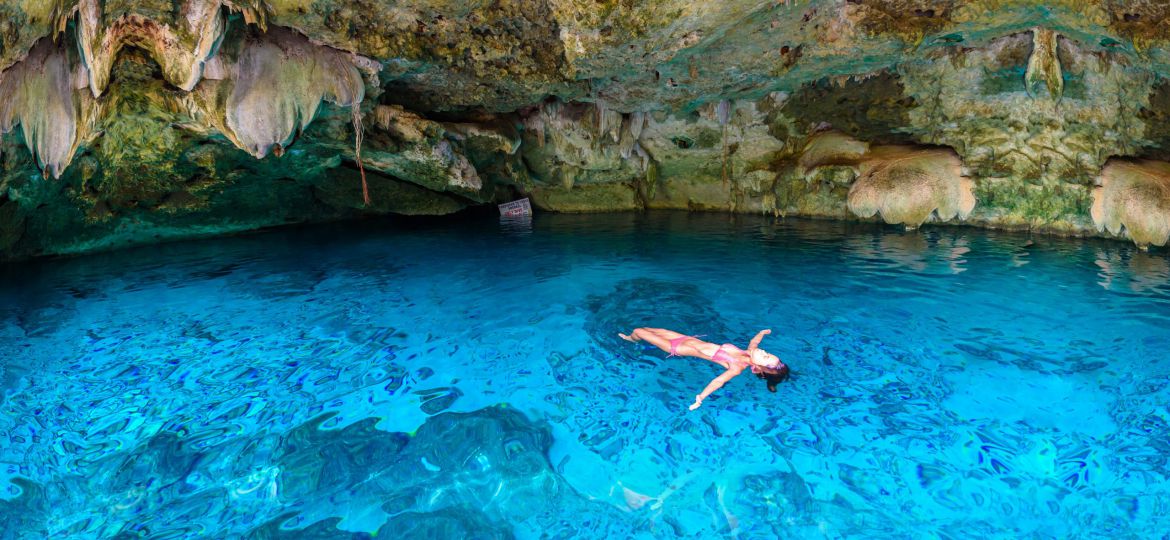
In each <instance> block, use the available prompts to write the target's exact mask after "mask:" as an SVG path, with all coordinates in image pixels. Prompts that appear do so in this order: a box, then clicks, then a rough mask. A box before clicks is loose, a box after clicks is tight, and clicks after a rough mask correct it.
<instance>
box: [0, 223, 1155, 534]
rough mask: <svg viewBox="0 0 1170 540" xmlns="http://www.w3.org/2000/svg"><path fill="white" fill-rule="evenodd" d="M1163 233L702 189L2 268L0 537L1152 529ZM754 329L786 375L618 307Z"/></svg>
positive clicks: (694, 325) (656, 317) (702, 325)
mask: <svg viewBox="0 0 1170 540" xmlns="http://www.w3.org/2000/svg"><path fill="white" fill-rule="evenodd" d="M1168 282H1170V258H1168V256H1167V254H1166V252H1165V251H1153V252H1151V253H1143V252H1140V251H1137V250H1136V249H1135V248H1133V247H1132V246H1130V245H1127V244H1125V243H1122V242H1110V241H1096V240H1089V241H1075V240H1059V239H1052V238H1042V237H1037V238H1029V237H1027V236H1022V235H1012V234H997V233H993V232H985V231H978V230H974V229H967V228H928V229H926V230H924V231H919V232H911V233H906V232H901V231H898V230H896V229H892V228H886V227H879V226H869V225H848V224H840V223H828V222H808V221H792V220H789V221H773V220H771V219H764V218H754V217H740V218H734V219H733V218H729V217H727V216H722V215H687V214H673V213H667V214H649V215H612V216H538V218H537V219H536V220H535V222H533V223H531V224H524V223H506V224H501V223H499V222H498V221H497V220H495V219H494V218H481V217H472V218H468V219H466V220H462V221H458V222H451V221H422V222H415V221H410V222H401V221H392V222H368V223H362V224H351V225H331V226H321V227H314V228H304V229H293V230H283V231H277V232H270V233H263V234H256V235H251V236H244V237H238V238H228V239H218V240H210V241H202V242H190V243H176V244H167V245H162V246H156V247H151V248H145V249H139V250H130V251H122V252H116V253H109V254H98V255H92V256H86V257H78V258H71V259H63V260H54V261H43V262H38V263H33V264H24V265H15V266H8V267H6V268H4V269H3V271H0V291H2V292H0V358H2V359H3V361H2V365H0V396H2V401H0V408H2V411H0V538H22V539H23V538H46V537H51V538H66V537H68V538H158V539H163V538H166V539H173V538H258V539H259V538H263V539H269V538H369V537H372V536H376V537H378V538H511V537H518V538H540V537H544V538H566V537H575V538H607V539H608V538H629V537H634V538H676V537H688V538H690V537H701V538H721V537H722V538H736V539H750V538H776V537H780V538H971V537H990V538H999V537H1015V538H1077V537H1084V538H1096V537H1110V538H1158V537H1161V538H1165V537H1166V534H1167V532H1168V531H1170V519H1168V518H1166V517H1164V516H1167V515H1168V513H1170V482H1168V478H1167V475H1168V473H1170V468H1168V465H1167V459H1168V458H1170V409H1168V407H1170V360H1168V358H1167V356H1168V355H1167V353H1168V352H1170V284H1168ZM643 325H645V326H661V327H666V328H672V329H676V330H679V331H682V332H687V333H695V334H706V335H708V336H709V339H712V340H715V341H717V342H722V341H730V342H733V343H738V344H740V345H741V346H743V344H745V343H746V342H747V341H748V340H749V339H750V338H751V336H752V335H753V334H754V333H755V332H756V331H757V330H759V329H761V328H771V329H772V331H773V333H772V335H771V336H769V337H768V338H766V339H765V341H764V344H763V346H764V347H765V348H766V349H768V350H770V351H772V352H775V353H777V354H779V355H780V356H781V357H782V358H784V359H785V360H786V361H787V362H788V363H789V364H790V365H791V366H792V368H793V370H794V376H793V378H792V379H791V380H790V381H789V382H786V383H783V384H782V385H781V386H780V388H779V389H778V391H777V392H776V393H774V394H772V393H768V392H767V391H766V389H765V388H764V384H763V382H762V381H759V380H756V379H755V378H753V377H750V376H746V375H745V376H741V377H739V378H737V379H735V380H733V381H732V382H730V383H729V384H728V385H727V386H726V387H724V388H723V389H722V390H720V391H719V392H718V393H716V394H715V395H714V396H713V397H711V398H710V399H708V400H707V402H706V403H705V404H704V405H703V407H702V408H700V409H698V410H697V411H694V412H690V411H688V410H687V405H689V404H690V403H691V400H692V398H693V396H694V395H695V394H696V393H698V391H699V390H700V389H702V387H703V386H704V385H705V384H706V383H707V382H708V381H709V380H710V379H711V378H712V377H714V376H716V375H717V374H718V373H719V369H718V367H717V366H715V365H714V364H712V363H710V362H706V361H702V360H697V359H690V358H665V356H666V355H665V354H664V353H662V352H661V351H658V350H656V349H648V348H645V347H642V346H638V345H635V344H631V343H627V342H625V341H621V340H620V339H618V338H617V336H616V333H617V332H618V331H628V330H629V329H631V328H633V327H635V326H643Z"/></svg>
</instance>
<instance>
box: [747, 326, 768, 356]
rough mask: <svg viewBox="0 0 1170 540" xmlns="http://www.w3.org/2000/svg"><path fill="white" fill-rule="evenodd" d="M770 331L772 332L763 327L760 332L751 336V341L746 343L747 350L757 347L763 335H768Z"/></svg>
mask: <svg viewBox="0 0 1170 540" xmlns="http://www.w3.org/2000/svg"><path fill="white" fill-rule="evenodd" d="M771 333H772V330H771V329H768V328H765V329H763V330H760V332H759V333H758V334H756V337H754V338H752V342H751V343H748V348H747V350H749V351H751V350H753V349H757V348H759V346H760V341H763V339H764V336H766V335H768V334H771Z"/></svg>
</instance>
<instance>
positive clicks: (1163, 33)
mask: <svg viewBox="0 0 1170 540" xmlns="http://www.w3.org/2000/svg"><path fill="white" fill-rule="evenodd" d="M1168 16H1170V7H1166V6H1163V5H1161V4H1158V3H1151V2H1137V1H1113V0H1110V1H1105V0H1092V1H1089V2H1046V3H1044V2H1035V1H1031V0H1006V1H1005V0H976V1H958V0H944V1H926V0H800V1H786V2H764V3H761V2H751V1H746V0H731V1H728V2H715V3H711V2H707V3H701V2H700V3H696V2H687V1H683V0H655V1H654V2H648V1H637V0H636V1H632V2H584V1H578V0H535V1H518V0H501V1H499V2H494V3H490V4H482V5H481V4H474V5H472V4H460V3H454V4H453V3H434V2H427V1H421V2H414V3H409V4H401V3H388V2H358V1H356V0H335V1H329V2H303V1H293V0H279V1H270V2H261V1H259V0H152V1H145V0H105V1H99V0H51V1H47V2H28V1H24V0H0V131H2V132H3V133H4V135H3V138H0V208H2V209H3V216H4V218H3V219H2V220H0V228H3V230H0V238H3V239H4V241H3V243H2V244H0V245H2V246H3V252H2V253H0V258H5V259H7V258H20V257H28V256H35V255H40V254H53V253H73V252H79V251H87V250H92V249H101V248H108V247H113V246H119V245H127V244H135V243H144V242H153V241H158V240H161V239H166V238H179V237H187V236H196V235H208V234H219V233H225V232H230V231H238V230H245V229H250V228H256V227H263V226H270V225H275V224H281V223H288V222H301V221H315V220H325V219H344V218H349V217H355V216H360V215H364V214H369V213H383V212H395V213H412V214H417V213H449V212H453V211H457V210H459V209H462V208H465V207H467V206H470V205H476V204H486V203H494V202H501V201H504V200H510V199H512V198H516V197H519V196H530V197H531V198H532V200H533V202H534V203H535V204H536V205H537V206H538V207H540V208H542V209H545V210H551V211H607V210H623V209H624V210H636V209H656V208H663V209H687V210H707V211H723V212H762V213H768V214H772V215H776V216H818V217H832V218H840V219H857V218H858V214H860V215H862V216H864V215H872V216H873V217H872V218H870V219H877V218H878V217H879V216H880V218H881V219H883V220H886V221H890V222H896V223H904V224H906V225H907V226H911V227H913V226H917V225H918V224H920V223H923V222H924V221H923V220H926V221H929V220H931V219H935V218H937V219H939V220H943V221H947V220H964V222H965V223H968V224H971V225H977V226H980V225H981V226H994V227H1000V228H1011V229H1027V230H1033V231H1039V232H1051V233H1058V234H1075V235H1083V234H1104V235H1108V236H1119V235H1124V236H1129V237H1131V238H1133V239H1134V240H1135V241H1137V242H1139V243H1148V244H1156V243H1157V241H1156V240H1157V239H1158V235H1157V234H1152V233H1153V232H1156V227H1153V228H1152V229H1151V228H1150V226H1145V225H1139V224H1138V221H1137V219H1138V218H1137V217H1135V216H1133V215H1128V214H1125V212H1122V211H1120V210H1118V211H1116V212H1114V211H1112V210H1109V208H1110V206H1109V205H1111V204H1114V203H1112V202H1109V201H1116V200H1123V197H1122V195H1121V194H1120V192H1117V193H1114V191H1112V190H1113V189H1120V188H1118V187H1117V186H1119V185H1121V184H1125V185H1137V184H1136V183H1134V182H1131V181H1128V180H1126V181H1122V180H1117V179H1115V177H1116V176H1117V175H1116V174H1114V173H1112V172H1110V170H1106V164H1107V163H1110V164H1112V163H1115V162H1116V163H1130V162H1132V160H1160V161H1170V81H1168V80H1167V78H1166V74H1167V73H1168V72H1170V53H1167V52H1166V51H1168V50H1170V48H1168V47H1167V46H1166V45H1168V44H1170V32H1168V31H1167V30H1166V29H1165V27H1164V25H1162V24H1161V23H1160V21H1163V20H1165V19H1166V18H1167V17H1168ZM887 154H889V155H893V154H897V155H899V156H903V158H904V159H903V158H898V159H893V158H886V157H883V156H887ZM1125 160H1131V161H1125ZM1138 163H1144V162H1138ZM1111 166H1112V165H1111ZM956 167H959V168H960V172H959V173H958V174H956V173H955V172H954V171H955V168H956ZM1119 167H1120V166H1119ZM1119 170H1120V169H1119ZM44 177H49V178H51V179H48V180H47V179H45V178H44ZM1098 178H1101V179H1102V180H1101V185H1098V180H1097V179H1098ZM1111 178H1113V179H1112V180H1110V179H1111ZM910 186H916V187H913V188H911V187H910ZM1109 186H1114V188H1110V187H1109ZM1097 188H1100V190H1099V191H1098V192H1097V193H1098V197H1097V199H1094V189H1097ZM1146 192H1149V190H1146V191H1144V192H1143V193H1146ZM1125 193H1127V194H1131V195H1125V197H1129V198H1128V199H1124V200H1127V201H1128V202H1126V203H1124V204H1123V205H1122V206H1120V207H1118V208H1138V207H1141V208H1143V209H1144V210H1142V211H1143V212H1145V213H1144V214H1143V215H1156V214H1157V212H1156V208H1158V206H1157V204H1156V203H1154V202H1152V201H1149V200H1145V199H1140V198H1136V199H1135V198H1134V197H1138V196H1137V195H1132V193H1136V192H1135V191H1133V190H1131V189H1130V188H1126V191H1125ZM1151 193H1152V192H1151ZM1098 200H1099V201H1101V202H1100V204H1101V205H1103V206H1102V207H1101V212H1102V214H1101V215H1102V216H1106V215H1114V216H1115V218H1116V220H1120V221H1112V220H1113V219H1114V218H1102V219H1105V221H1102V220H1100V219H1094V218H1095V216H1096V214H1095V213H1094V212H1091V207H1093V206H1094V204H1095V202H1096V201H1098ZM972 204H973V206H972ZM1119 204H1120V203H1119ZM1126 205H1128V206H1126ZM1110 212H1114V213H1113V214H1110ZM1150 212H1153V214H1150ZM1123 215H1126V216H1128V217H1124V218H1122V217H1120V216H1123ZM1125 220H1131V221H1133V223H1134V224H1133V225H1129V224H1128V222H1127V221H1125ZM1115 222H1116V223H1126V224H1125V225H1124V229H1122V228H1120V227H1121V225H1118V226H1116V227H1115V226H1113V223H1115ZM1143 223H1145V221H1143ZM1101 224H1103V225H1102V226H1101V227H1098V225H1101ZM1139 228H1140V229H1142V231H1143V232H1141V233H1138V234H1135V232H1136V231H1137V230H1138V229H1139ZM1147 232H1149V233H1151V234H1152V236H1151V234H1146V233H1147ZM1139 236H1140V237H1141V238H1142V239H1139V238H1138V237H1139Z"/></svg>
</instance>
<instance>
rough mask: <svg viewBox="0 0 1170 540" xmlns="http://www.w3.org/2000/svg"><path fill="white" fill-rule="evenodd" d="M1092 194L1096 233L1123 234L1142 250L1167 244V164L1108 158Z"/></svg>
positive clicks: (1169, 231) (1169, 234) (1169, 215)
mask: <svg viewBox="0 0 1170 540" xmlns="http://www.w3.org/2000/svg"><path fill="white" fill-rule="evenodd" d="M1092 195H1093V205H1092V207H1091V208H1090V210H1089V212H1090V215H1091V217H1092V218H1093V224H1094V225H1096V227H1097V230H1098V231H1104V230H1108V231H1109V232H1110V233H1113V234H1117V235H1120V234H1122V233H1123V232H1124V233H1125V234H1126V236H1129V238H1130V239H1131V240H1133V242H1134V243H1135V244H1137V246H1138V247H1140V248H1142V249H1146V248H1148V247H1149V246H1150V245H1151V244H1152V245H1155V246H1164V245H1166V243H1167V241H1170V163H1166V162H1163V161H1153V160H1142V161H1125V160H1120V159H1111V160H1109V162H1108V163H1106V164H1105V167H1104V168H1103V169H1101V174H1100V176H1099V177H1098V178H1097V187H1096V188H1094V189H1093V194H1092Z"/></svg>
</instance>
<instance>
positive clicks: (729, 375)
mask: <svg viewBox="0 0 1170 540" xmlns="http://www.w3.org/2000/svg"><path fill="white" fill-rule="evenodd" d="M742 371H743V369H734V368H732V369H729V370H727V371H724V372H723V374H722V375H720V376H718V377H715V378H714V379H711V382H710V383H708V384H707V387H706V388H704V389H703V393H701V394H699V395H697V396H695V402H694V403H692V404H691V407H690V408H691V410H692V411H693V410H695V409H698V408H699V405H702V404H703V400H704V399H707V396H709V395H711V393H712V392H714V391H716V390H718V389H720V388H722V387H723V385H724V384H726V383H727V381H730V380H731V379H734V378H735V376H736V375H739V374H740V373H741V372H742Z"/></svg>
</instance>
